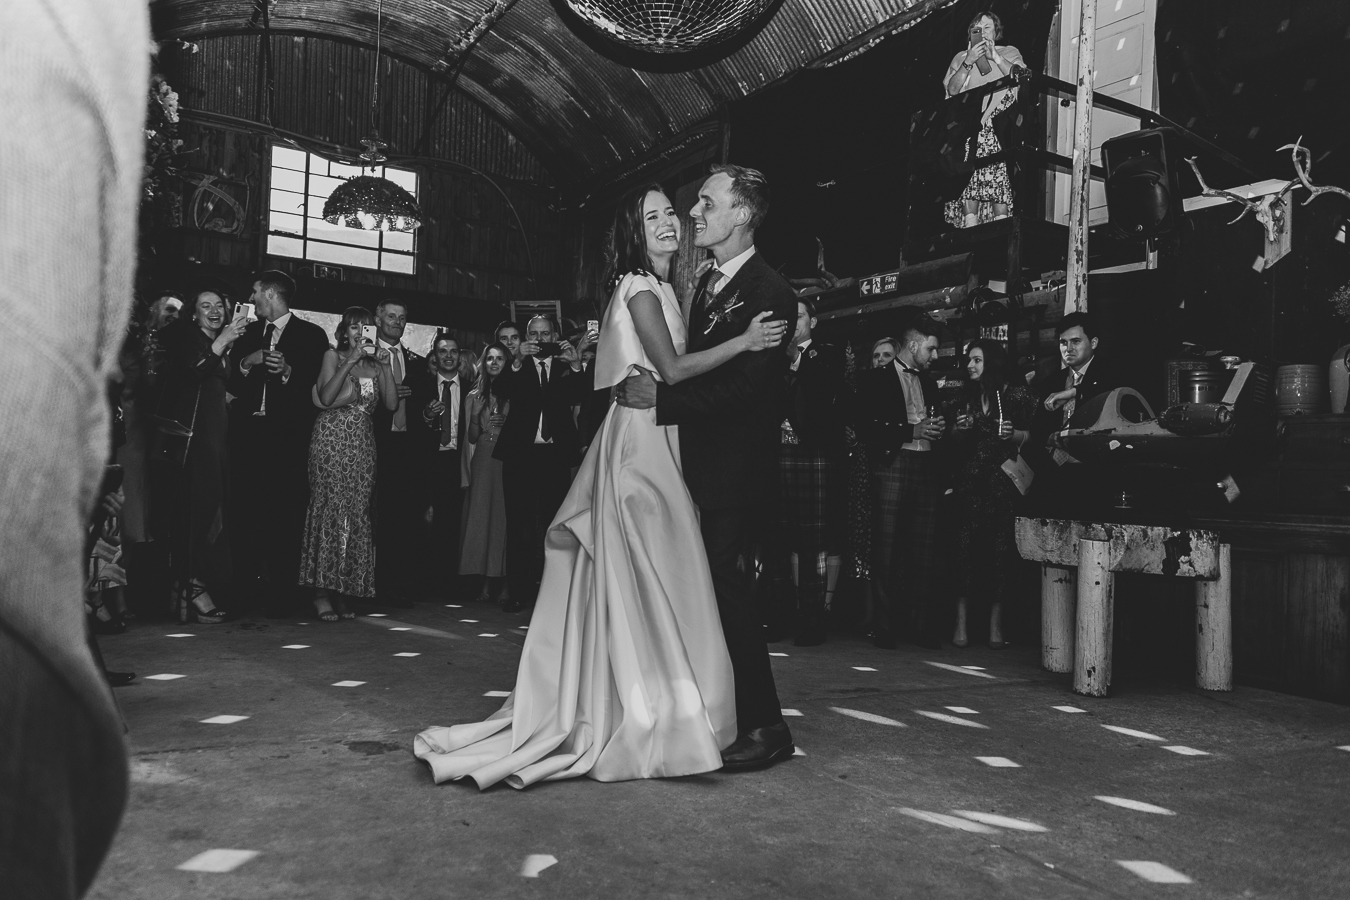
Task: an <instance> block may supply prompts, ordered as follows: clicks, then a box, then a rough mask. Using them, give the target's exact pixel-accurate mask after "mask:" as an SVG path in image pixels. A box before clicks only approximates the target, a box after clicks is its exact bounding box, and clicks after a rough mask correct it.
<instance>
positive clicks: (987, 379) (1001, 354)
mask: <svg viewBox="0 0 1350 900" xmlns="http://www.w3.org/2000/svg"><path fill="white" fill-rule="evenodd" d="M977 348H978V349H980V350H983V351H984V372H983V373H982V374H981V375H980V380H979V381H968V382H966V398H967V399H968V400H969V401H970V402H971V404H972V405H976V408H978V405H979V404H980V403H981V397H982V396H983V397H988V398H989V402H990V403H993V402H994V395H995V394H996V393H998V392H999V391H1001V390H1004V389H1005V388H1007V387H1008V351H1007V350H1004V349H1003V345H1002V344H1000V343H999V342H998V341H991V340H989V339H987V338H980V339H979V340H977V341H971V342H970V346H969V347H967V348H966V357H967V358H969V357H970V351H972V350H975V349H977Z"/></svg>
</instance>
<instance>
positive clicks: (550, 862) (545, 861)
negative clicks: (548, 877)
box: [520, 853, 558, 878]
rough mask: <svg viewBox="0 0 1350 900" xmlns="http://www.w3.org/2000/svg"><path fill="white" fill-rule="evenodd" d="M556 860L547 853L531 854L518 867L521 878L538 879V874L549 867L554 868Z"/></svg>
mask: <svg viewBox="0 0 1350 900" xmlns="http://www.w3.org/2000/svg"><path fill="white" fill-rule="evenodd" d="M557 864H558V858H557V857H556V856H550V855H549V854H547V853H531V854H530V855H529V856H527V857H525V862H524V863H522V864H521V866H520V877H521V878H538V877H539V873H540V872H542V871H544V870H545V869H547V868H548V867H549V866H556V865H557Z"/></svg>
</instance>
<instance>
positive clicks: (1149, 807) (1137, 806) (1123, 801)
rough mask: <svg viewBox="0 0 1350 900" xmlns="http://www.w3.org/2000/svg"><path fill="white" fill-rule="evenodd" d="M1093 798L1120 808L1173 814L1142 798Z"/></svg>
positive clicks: (1156, 813)
mask: <svg viewBox="0 0 1350 900" xmlns="http://www.w3.org/2000/svg"><path fill="white" fill-rule="evenodd" d="M1093 799H1094V800H1100V801H1102V802H1103V803H1109V804H1111V805H1112V806H1119V807H1120V808H1121V809H1132V810H1134V811H1135V812H1146V813H1153V814H1154V815H1156V816H1175V815H1176V813H1174V812H1172V811H1171V810H1170V809H1167V808H1166V807H1163V806H1154V805H1153V804H1152V803H1145V802H1144V801H1142V800H1131V799H1129V798H1128V797H1094V798H1093Z"/></svg>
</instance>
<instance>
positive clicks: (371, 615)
mask: <svg viewBox="0 0 1350 900" xmlns="http://www.w3.org/2000/svg"><path fill="white" fill-rule="evenodd" d="M366 618H367V619H387V618H389V617H388V616H387V615H385V614H384V613H366Z"/></svg>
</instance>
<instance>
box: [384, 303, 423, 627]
mask: <svg viewBox="0 0 1350 900" xmlns="http://www.w3.org/2000/svg"><path fill="white" fill-rule="evenodd" d="M407 326H408V307H407V306H406V305H404V304H403V302H402V301H399V300H386V301H385V302H383V303H381V304H380V305H379V306H377V307H376V308H375V327H376V329H377V331H378V338H377V341H376V343H377V346H378V347H379V348H380V349H381V350H388V351H389V353H390V357H391V367H392V370H393V374H394V384H395V385H396V387H397V392H398V401H399V402H398V406H397V407H396V408H395V409H393V410H386V409H384V408H383V407H380V408H378V409H376V410H375V445H376V449H377V453H376V468H377V470H378V471H377V473H376V481H377V482H378V483H379V485H380V489H379V491H377V492H376V494H375V549H376V552H375V569H376V571H375V581H376V585H375V597H376V602H378V603H379V604H380V605H381V606H393V607H397V608H399V609H411V608H412V606H413V599H412V598H413V595H414V594H415V593H417V592H418V590H419V589H420V587H421V584H420V581H421V579H420V577H419V575H418V565H419V560H420V559H421V558H422V555H423V554H424V553H425V552H426V550H427V544H426V537H427V525H426V516H427V510H428V507H429V506H430V502H429V500H428V497H427V493H426V481H425V478H426V460H425V456H426V454H425V453H423V452H422V448H421V447H420V446H419V444H418V439H419V438H422V437H425V431H426V428H425V425H424V423H423V421H422V407H423V405H425V403H426V402H427V401H428V400H430V399H431V395H432V390H433V389H432V388H431V386H430V382H431V371H430V369H429V367H428V365H427V361H426V359H425V358H424V357H422V356H420V355H418V354H417V353H414V352H413V351H412V350H409V349H408V348H407V347H405V346H404V345H403V332H404V331H405V330H406V329H407ZM414 391H416V396H414Z"/></svg>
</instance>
